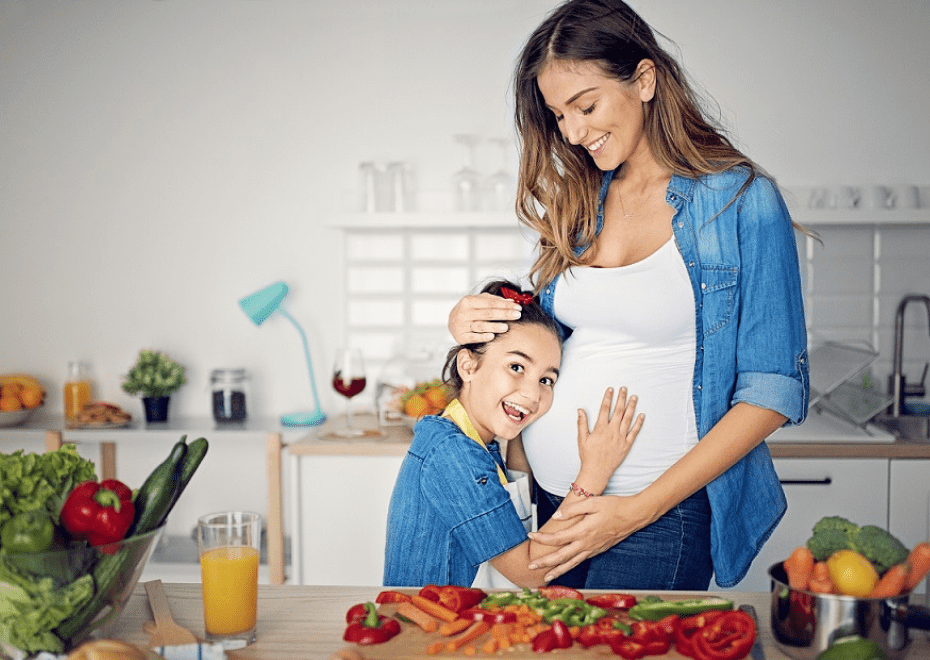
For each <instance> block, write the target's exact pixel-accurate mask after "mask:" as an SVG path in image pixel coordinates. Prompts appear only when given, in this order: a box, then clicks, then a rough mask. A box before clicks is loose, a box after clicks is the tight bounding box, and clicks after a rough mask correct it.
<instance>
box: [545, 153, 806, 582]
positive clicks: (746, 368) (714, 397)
mask: <svg viewBox="0 0 930 660" xmlns="http://www.w3.org/2000/svg"><path fill="white" fill-rule="evenodd" d="M747 174H748V173H747V171H746V170H745V169H743V168H736V169H733V170H730V171H727V172H723V173H720V174H712V175H707V176H703V177H701V178H699V179H689V178H685V177H681V176H677V175H673V176H672V179H671V181H670V182H669V185H668V189H667V191H666V196H665V199H666V201H667V202H668V203H669V205H671V206H672V207H673V208H674V209H675V215H674V217H673V218H672V231H673V233H674V236H675V243H676V244H677V246H678V250H679V252H681V255H682V258H683V259H684V263H685V266H686V267H687V269H688V275H689V276H690V279H691V287H692V289H693V291H694V311H695V320H696V330H697V334H696V337H697V351H696V354H695V363H694V383H693V386H692V397H693V399H694V412H695V416H696V418H697V420H696V421H697V428H698V435H699V437H702V438H703V437H704V436H705V435H706V434H707V432H708V431H710V429H711V428H712V427H713V426H714V425H715V424H716V423H717V422H718V421H720V418H722V417H723V416H724V414H726V412H727V411H728V410H729V409H730V408H731V407H732V406H733V405H734V404H735V403H738V402H740V401H745V402H746V403H750V404H752V405H754V406H759V407H761V408H767V409H770V410H774V411H776V412H779V413H781V414H782V415H784V416H785V417H787V418H788V422H787V423H786V425H793V424H800V423H801V422H803V421H804V419H805V417H806V416H807V406H808V399H809V396H810V388H809V382H808V362H807V330H806V327H805V322H804V309H803V299H802V294H801V282H800V270H799V267H798V254H797V244H796V243H795V239H794V234H793V228H792V225H791V219H790V216H789V214H788V210H787V208H786V207H785V203H784V201H783V199H782V197H781V195H780V194H779V192H778V190H777V188H776V186H775V185H774V183H772V181H770V180H769V179H766V178H764V177H757V178H755V179H754V180H753V181H752V183H751V184H750V185H749V186H748V187H747V188H746V189H745V190H743V191H742V192H739V191H740V187H741V186H742V185H743V183H745V181H746V178H747ZM613 175H614V173H613V172H607V173H605V175H604V180H603V185H602V187H601V197H600V199H601V204H600V209H599V211H598V219H597V232H598V233H600V231H601V229H602V228H603V224H604V209H603V204H604V198H605V196H606V194H607V188H608V186H609V185H610V182H611V180H612V178H613ZM737 193H739V195H738V196H737ZM586 248H587V246H582V247H579V248H576V253H577V254H581V253H582V252H584V250H585V249H586ZM557 280H558V278H556V280H553V281H552V282H550V283H549V284H548V285H547V286H546V287H545V288H544V289H543V290H542V291H541V292H540V296H539V297H540V302H541V304H542V306H543V308H544V309H545V310H546V311H547V312H549V314H551V315H553V316H554V315H555V314H554V310H553V304H554V300H553V292H554V291H555V284H556V281H557ZM617 304H619V305H623V300H618V301H617ZM563 331H565V333H566V334H569V333H570V332H571V329H570V328H568V327H566V326H563ZM563 396H564V395H563ZM707 494H708V497H709V498H710V504H711V510H712V521H711V556H712V558H713V562H714V573H715V580H716V581H717V584H719V585H720V586H722V587H731V586H733V585H735V584H736V583H737V582H739V581H740V580H741V579H742V578H743V577H744V576H745V575H746V572H747V571H748V570H749V566H750V564H751V563H752V560H753V559H754V558H755V556H756V555H757V554H758V552H759V550H760V549H761V548H762V545H763V544H764V543H765V541H766V540H767V539H768V537H769V535H770V534H771V533H772V531H773V530H774V529H775V526H776V525H777V524H778V522H779V521H780V520H781V518H782V516H783V515H784V514H785V511H786V509H787V500H786V498H785V494H784V491H783V490H782V487H781V484H780V483H779V481H778V476H777V475H776V473H775V469H774V466H773V465H772V459H771V455H770V453H769V450H768V447H767V445H766V444H765V443H764V442H763V443H761V444H759V445H758V446H756V447H755V448H754V449H753V450H752V451H750V452H749V454H747V455H746V456H745V457H744V458H742V459H741V460H740V461H739V462H738V463H736V465H734V466H733V467H731V468H730V469H729V470H727V471H726V472H725V473H724V474H722V475H721V476H719V477H718V478H717V479H715V480H714V481H712V482H711V483H709V484H708V485H707Z"/></svg>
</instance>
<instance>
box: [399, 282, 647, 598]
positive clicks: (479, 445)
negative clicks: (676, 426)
mask: <svg viewBox="0 0 930 660" xmlns="http://www.w3.org/2000/svg"><path fill="white" fill-rule="evenodd" d="M484 292H485V293H490V294H492V295H497V296H502V297H505V298H510V299H511V300H514V301H516V302H518V303H520V304H521V305H522V306H523V313H522V315H521V317H520V319H518V320H517V321H514V322H512V323H511V324H510V328H509V330H508V331H507V332H505V333H503V334H499V335H496V336H495V338H494V339H493V340H492V341H490V342H487V343H477V344H468V345H466V346H456V347H455V348H454V349H452V350H451V351H450V353H449V356H448V358H447V359H446V365H445V368H444V369H443V375H444V378H445V380H446V384H447V386H448V387H450V388H451V389H452V391H453V394H454V396H455V399H454V400H453V401H452V402H451V403H450V404H449V406H448V407H447V408H446V410H445V411H444V412H443V414H442V415H441V416H427V417H424V418H423V419H421V420H420V421H419V422H418V423H417V425H416V427H415V428H414V438H413V442H412V443H411V446H410V450H409V451H408V452H407V456H406V458H405V459H404V462H403V464H402V466H401V469H400V473H399V474H398V477H397V483H396V485H395V486H394V493H393V495H392V497H391V503H390V509H389V512H388V524H387V547H386V551H385V564H384V584H385V585H390V586H420V585H424V584H456V585H461V586H471V585H475V586H498V585H499V584H500V582H499V581H495V580H494V579H493V577H486V574H490V575H492V576H493V575H495V574H496V572H499V573H500V574H502V575H503V576H504V577H505V578H506V579H507V580H509V581H510V582H511V583H513V584H516V585H518V586H527V587H536V586H540V585H542V584H544V583H545V580H544V577H545V575H546V569H542V568H540V569H536V570H530V569H529V568H528V566H529V564H530V563H531V561H532V560H533V558H534V557H536V556H538V555H539V554H543V553H544V552H546V551H547V549H546V547H545V546H541V545H540V544H538V543H531V542H530V541H529V540H528V538H527V531H528V530H527V527H526V524H525V520H526V519H528V518H529V517H530V515H529V512H530V508H529V501H528V500H529V497H528V494H529V488H528V485H527V484H528V480H527V478H526V475H517V474H513V473H511V474H510V475H508V474H507V472H506V466H505V465H504V461H503V459H502V458H501V453H500V446H499V444H498V442H497V441H496V440H495V438H500V439H503V440H510V439H512V438H515V437H517V436H519V435H520V433H521V432H522V430H523V429H524V428H526V427H527V426H528V425H529V424H531V423H532V422H533V421H534V420H536V419H538V418H539V417H541V416H542V415H544V414H545V413H546V412H547V411H548V410H549V407H550V406H551V405H552V395H553V387H554V385H555V382H556V380H557V378H558V375H559V366H560V364H561V360H562V340H561V335H560V333H559V330H558V327H557V326H556V325H555V323H554V321H553V319H552V317H550V316H549V315H547V314H546V313H545V312H544V311H543V309H542V308H541V307H540V306H539V303H538V302H537V301H535V300H534V299H533V297H532V296H531V295H530V294H527V293H523V292H522V291H520V289H519V288H518V287H517V286H515V285H513V284H511V283H509V282H500V281H499V282H494V283H491V284H489V285H488V286H486V287H485V288H484ZM612 400H613V390H612V388H608V389H607V391H606V392H605V394H604V397H603V400H602V402H601V406H600V411H599V412H598V417H597V422H596V423H595V426H594V430H593V431H590V430H589V428H588V418H587V415H586V414H585V412H584V411H583V410H579V411H578V451H579V454H580V456H581V463H582V464H581V469H580V471H579V473H578V476H577V478H576V480H575V482H574V483H572V487H571V491H570V492H569V493H568V494H567V497H566V499H565V501H566V502H575V501H578V500H581V499H585V498H588V497H591V496H593V495H597V494H600V493H601V491H602V490H603V489H604V487H605V486H606V484H607V481H608V480H609V478H610V476H611V475H612V474H613V472H614V470H616V468H617V467H618V466H619V465H620V463H621V462H622V461H623V458H624V457H625V456H626V454H627V452H628V451H629V448H630V445H631V444H632V442H633V440H634V439H635V438H636V435H637V433H639V429H640V428H641V426H642V424H643V416H642V415H640V416H639V417H636V416H635V409H636V398H635V397H630V399H629V401H627V397H626V390H625V389H624V388H620V391H619V393H618V396H617V402H616V405H615V407H614V410H613V412H612V411H611V403H612ZM634 418H635V419H634ZM521 491H522V497H520V496H519V493H520V492H521ZM512 493H515V494H517V497H515V498H512V496H511V494H512ZM517 506H519V507H520V508H521V509H523V510H522V511H520V512H518V510H517ZM566 526H567V525H566V523H564V522H561V521H559V520H558V518H557V517H556V518H555V519H553V520H550V521H549V522H548V523H547V524H546V525H545V527H544V528H543V529H544V531H546V532H555V531H558V530H559V529H561V528H564V527H566ZM551 550H552V548H548V551H551ZM485 562H488V563H489V564H490V568H486V567H485V566H483V565H484V564H485ZM479 568H481V571H480V573H481V574H480V575H479ZM492 569H493V570H492ZM476 578H477V579H476Z"/></svg>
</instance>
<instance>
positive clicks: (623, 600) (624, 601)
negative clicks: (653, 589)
mask: <svg viewBox="0 0 930 660" xmlns="http://www.w3.org/2000/svg"><path fill="white" fill-rule="evenodd" d="M588 603H589V604H590V605H594V606H595V607H601V608H603V609H605V610H609V609H618V610H627V609H630V608H631V607H633V606H634V605H636V596H634V595H632V594H598V595H597V596H591V597H590V598H588Z"/></svg>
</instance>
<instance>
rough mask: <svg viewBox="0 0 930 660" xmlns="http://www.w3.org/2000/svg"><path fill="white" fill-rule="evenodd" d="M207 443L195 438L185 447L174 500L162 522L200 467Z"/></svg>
mask: <svg viewBox="0 0 930 660" xmlns="http://www.w3.org/2000/svg"><path fill="white" fill-rule="evenodd" d="M209 446H210V445H209V443H208V442H207V439H206V438H197V439H196V440H194V441H193V442H192V443H190V444H189V445H187V453H186V454H185V455H184V460H183V461H182V462H181V465H180V466H179V470H180V472H179V475H178V481H179V482H180V483H179V485H178V491H177V492H176V493H175V494H174V499H173V500H172V501H171V504H169V505H168V510H167V511H165V516H164V518H162V522H164V521H165V519H166V518H167V517H168V514H169V513H171V510H172V509H173V508H174V505H175V504H177V502H178V500H179V499H180V498H181V493H183V492H184V489H185V488H187V484H189V483H190V480H191V477H193V476H194V472H196V471H197V468H198V467H200V464H201V463H202V462H203V458H204V456H206V455H207V449H208V448H209ZM159 524H161V523H159Z"/></svg>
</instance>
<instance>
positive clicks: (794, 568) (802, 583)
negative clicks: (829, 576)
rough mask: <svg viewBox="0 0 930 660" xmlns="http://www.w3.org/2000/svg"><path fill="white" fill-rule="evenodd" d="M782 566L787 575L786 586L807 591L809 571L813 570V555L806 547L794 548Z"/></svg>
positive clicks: (809, 577)
mask: <svg viewBox="0 0 930 660" xmlns="http://www.w3.org/2000/svg"><path fill="white" fill-rule="evenodd" d="M782 565H783V566H784V567H785V573H787V574H788V584H789V585H791V588H792V589H801V590H805V589H807V583H808V582H809V581H810V579H811V571H812V570H814V553H812V552H811V551H810V549H809V548H808V547H807V546H806V545H802V546H799V547H797V548H795V549H794V551H793V552H792V553H791V555H790V556H789V557H788V558H787V559H786V560H785V561H784V562H782Z"/></svg>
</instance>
